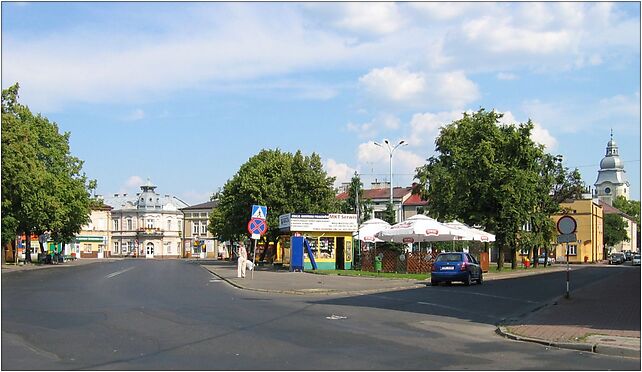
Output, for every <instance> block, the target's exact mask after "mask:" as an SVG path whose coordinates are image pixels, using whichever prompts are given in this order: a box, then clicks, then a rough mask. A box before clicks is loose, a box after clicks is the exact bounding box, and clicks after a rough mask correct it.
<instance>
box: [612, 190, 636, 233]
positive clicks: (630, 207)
mask: <svg viewBox="0 0 642 372" xmlns="http://www.w3.org/2000/svg"><path fill="white" fill-rule="evenodd" d="M613 206H614V207H615V208H617V209H619V210H621V211H622V212H624V213H626V214H627V215H629V216H631V217H633V219H634V220H635V223H636V224H637V225H638V233H639V232H640V201H639V200H627V199H626V198H625V197H624V196H622V195H619V196H618V197H617V198H615V200H613Z"/></svg>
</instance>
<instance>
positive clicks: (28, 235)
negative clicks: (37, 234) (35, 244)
mask: <svg viewBox="0 0 642 372" xmlns="http://www.w3.org/2000/svg"><path fill="white" fill-rule="evenodd" d="M25 237H26V238H27V242H26V244H25V262H29V263H31V231H26V232H25Z"/></svg>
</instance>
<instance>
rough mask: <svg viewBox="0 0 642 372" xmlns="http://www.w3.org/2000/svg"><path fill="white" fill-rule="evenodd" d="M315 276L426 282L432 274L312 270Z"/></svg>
mask: <svg viewBox="0 0 642 372" xmlns="http://www.w3.org/2000/svg"><path fill="white" fill-rule="evenodd" d="M312 272H313V273H314V274H320V275H339V276H361V277H371V278H388V279H413V280H426V279H428V278H430V274H404V273H373V272H370V271H361V270H312Z"/></svg>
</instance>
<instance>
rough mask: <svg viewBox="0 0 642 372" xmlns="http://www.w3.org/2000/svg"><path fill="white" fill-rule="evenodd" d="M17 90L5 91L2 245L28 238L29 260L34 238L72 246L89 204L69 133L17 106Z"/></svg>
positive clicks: (42, 246) (16, 87)
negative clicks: (46, 236) (19, 236)
mask: <svg viewBox="0 0 642 372" xmlns="http://www.w3.org/2000/svg"><path fill="white" fill-rule="evenodd" d="M18 90H19V86H18V84H16V85H14V86H12V87H10V88H8V89H6V90H3V91H2V147H3V151H2V218H3V225H2V227H3V231H2V232H3V240H4V239H13V237H15V236H16V234H21V233H24V234H25V235H26V237H27V242H26V246H27V250H26V252H27V257H26V258H27V260H30V250H31V241H30V239H29V238H30V236H31V233H35V234H38V235H41V234H43V233H44V232H48V233H50V234H51V236H52V237H53V239H54V241H56V242H68V241H69V240H70V239H71V238H72V237H73V235H74V234H76V233H78V232H79V231H80V228H81V226H82V225H84V224H85V223H87V222H88V221H89V206H90V201H89V200H90V199H89V192H88V185H87V179H86V177H85V175H84V173H82V161H81V160H79V159H78V158H76V157H74V156H72V155H71V154H70V148H69V133H63V134H60V133H59V131H58V126H57V125H56V123H53V122H50V121H49V120H48V119H47V118H46V117H44V116H42V115H40V114H37V115H34V114H33V113H32V112H31V111H30V110H29V108H28V107H27V106H25V105H22V104H20V103H18ZM92 186H95V185H92ZM5 217H6V218H8V222H7V223H6V224H5V223H4V219H5ZM5 234H6V235H5ZM40 248H41V251H42V252H44V245H43V244H42V243H41V246H40Z"/></svg>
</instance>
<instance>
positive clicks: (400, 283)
mask: <svg viewBox="0 0 642 372" xmlns="http://www.w3.org/2000/svg"><path fill="white" fill-rule="evenodd" d="M193 262H194V263H198V264H200V265H201V266H203V267H204V268H205V269H207V270H208V271H210V272H211V273H212V274H214V275H216V276H218V277H219V278H220V279H222V280H225V281H226V282H228V283H229V284H231V285H233V286H235V287H237V288H240V289H245V290H250V291H258V292H272V293H287V294H308V295H309V294H342V295H343V294H345V295H352V294H356V295H358V294H367V293H377V292H387V291H395V290H402V289H412V288H424V287H426V286H428V285H430V284H429V283H430V280H413V279H386V278H376V277H356V276H339V275H321V274H313V273H310V272H289V271H287V270H279V271H277V270H275V269H273V268H272V267H271V266H266V267H264V266H259V267H258V268H257V270H256V272H255V273H254V279H252V278H251V277H252V272H251V271H249V270H248V271H247V274H246V277H245V278H237V277H236V274H237V273H236V263H235V262H229V261H204V260H201V261H193ZM562 270H566V268H565V267H562V266H553V267H548V268H546V269H537V270H536V269H531V270H516V271H514V272H507V271H504V272H499V273H498V272H494V270H491V272H489V273H485V274H484V281H489V280H499V279H507V278H512V277H517V276H529V275H538V274H546V273H551V272H555V271H562Z"/></svg>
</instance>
